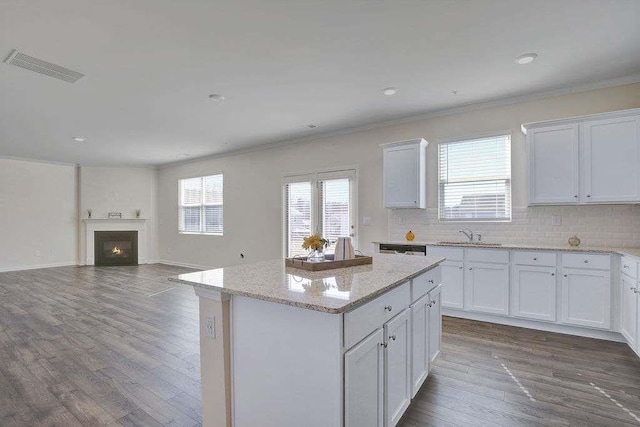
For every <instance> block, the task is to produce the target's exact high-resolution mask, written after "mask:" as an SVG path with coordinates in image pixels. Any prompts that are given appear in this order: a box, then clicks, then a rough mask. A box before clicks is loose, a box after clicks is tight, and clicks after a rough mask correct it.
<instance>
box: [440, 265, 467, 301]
mask: <svg viewBox="0 0 640 427" xmlns="http://www.w3.org/2000/svg"><path fill="white" fill-rule="evenodd" d="M440 265H441V268H442V306H443V307H449V308H457V309H460V310H462V309H463V308H464V263H463V262H462V261H445V262H443V263H442V264H440Z"/></svg>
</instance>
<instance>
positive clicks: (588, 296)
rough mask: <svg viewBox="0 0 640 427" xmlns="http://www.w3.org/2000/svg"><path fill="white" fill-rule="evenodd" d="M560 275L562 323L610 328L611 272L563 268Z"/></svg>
mask: <svg viewBox="0 0 640 427" xmlns="http://www.w3.org/2000/svg"><path fill="white" fill-rule="evenodd" d="M562 276H563V277H562V323H565V324H568V325H576V326H588V327H592V328H599V329H610V327H611V272H610V271H608V270H587V269H578V268H564V269H563V273H562Z"/></svg>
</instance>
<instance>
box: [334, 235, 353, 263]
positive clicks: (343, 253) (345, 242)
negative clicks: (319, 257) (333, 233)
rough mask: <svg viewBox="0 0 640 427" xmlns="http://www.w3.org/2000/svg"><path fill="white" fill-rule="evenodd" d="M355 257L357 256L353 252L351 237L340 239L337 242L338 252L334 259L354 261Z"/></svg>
mask: <svg viewBox="0 0 640 427" xmlns="http://www.w3.org/2000/svg"><path fill="white" fill-rule="evenodd" d="M355 257H356V254H355V251H354V250H353V244H352V243H351V237H338V240H337V241H336V252H335V255H334V259H335V260H336V261H337V260H344V259H353V258H355Z"/></svg>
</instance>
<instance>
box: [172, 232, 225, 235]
mask: <svg viewBox="0 0 640 427" xmlns="http://www.w3.org/2000/svg"><path fill="white" fill-rule="evenodd" d="M178 234H186V235H193V236H224V234H223V233H200V232H198V231H178Z"/></svg>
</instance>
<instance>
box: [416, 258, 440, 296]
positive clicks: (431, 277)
mask: <svg viewBox="0 0 640 427" xmlns="http://www.w3.org/2000/svg"><path fill="white" fill-rule="evenodd" d="M441 282H442V269H441V268H440V266H437V267H436V268H434V269H432V270H429V271H427V272H426V273H423V274H421V275H420V276H418V277H416V278H415V279H413V280H412V281H411V302H413V301H415V300H417V299H418V298H420V297H421V296H423V295H424V294H426V293H427V292H429V291H430V290H431V289H433V288H435V287H436V286H438V285H439V284H440V283H441Z"/></svg>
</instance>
